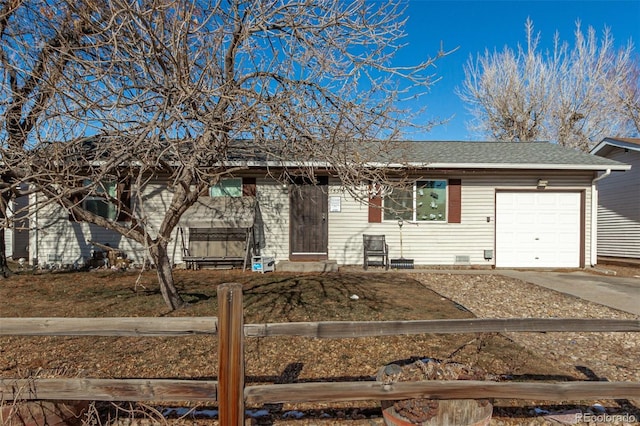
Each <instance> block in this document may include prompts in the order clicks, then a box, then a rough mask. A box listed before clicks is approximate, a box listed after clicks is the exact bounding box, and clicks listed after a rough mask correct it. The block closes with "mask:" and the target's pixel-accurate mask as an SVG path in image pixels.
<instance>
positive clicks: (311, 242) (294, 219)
mask: <svg viewBox="0 0 640 426" xmlns="http://www.w3.org/2000/svg"><path fill="white" fill-rule="evenodd" d="M328 183H329V179H328V178H327V177H326V176H322V177H318V178H317V182H316V183H315V184H313V183H311V182H309V180H308V179H302V178H300V179H296V180H295V181H294V182H293V184H292V185H291V186H290V189H289V191H290V193H289V211H290V217H289V249H290V259H291V260H325V259H327V247H328V243H329V226H328V222H329V221H328V216H327V213H328V210H329V199H328V195H327V189H328Z"/></svg>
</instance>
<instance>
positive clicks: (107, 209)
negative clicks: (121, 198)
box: [82, 179, 118, 220]
mask: <svg viewBox="0 0 640 426" xmlns="http://www.w3.org/2000/svg"><path fill="white" fill-rule="evenodd" d="M84 185H85V186H91V181H90V180H88V179H87V180H85V181H84ZM108 198H111V199H118V183H117V182H116V181H108V180H105V181H101V182H100V183H99V184H98V185H97V186H96V188H95V190H94V191H93V194H92V195H90V196H88V197H86V198H85V199H84V201H83V202H82V208H83V209H85V210H87V211H88V212H91V213H93V214H95V215H97V216H101V217H104V218H105V219H109V220H117V218H118V205H117V204H116V203H115V202H113V201H109V200H108Z"/></svg>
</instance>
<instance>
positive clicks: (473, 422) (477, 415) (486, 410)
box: [377, 359, 493, 426]
mask: <svg viewBox="0 0 640 426" xmlns="http://www.w3.org/2000/svg"><path fill="white" fill-rule="evenodd" d="M481 374H482V373H481V372H479V371H475V370H474V369H472V368H470V367H467V366H464V365H462V364H457V363H441V362H439V361H436V360H432V359H428V360H427V362H426V363H425V362H424V361H416V362H415V363H413V364H408V365H404V366H399V365H397V364H389V365H387V366H385V367H382V368H381V369H380V370H379V371H378V375H377V380H378V381H380V382H389V381H391V382H395V381H415V380H438V379H441V380H460V379H467V380H468V379H475V380H482V379H483V378H482V377H480V375H481ZM381 406H382V415H383V417H384V421H385V424H386V425H387V426H415V425H421V426H488V425H489V422H490V421H491V415H492V414H493V406H492V405H491V403H490V402H489V401H488V400H485V399H483V400H475V399H451V400H444V399H443V400H437V399H423V398H419V399H407V400H400V401H381Z"/></svg>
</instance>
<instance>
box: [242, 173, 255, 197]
mask: <svg viewBox="0 0 640 426" xmlns="http://www.w3.org/2000/svg"><path fill="white" fill-rule="evenodd" d="M242 195H243V196H244V197H255V196H256V178H254V177H245V178H242Z"/></svg>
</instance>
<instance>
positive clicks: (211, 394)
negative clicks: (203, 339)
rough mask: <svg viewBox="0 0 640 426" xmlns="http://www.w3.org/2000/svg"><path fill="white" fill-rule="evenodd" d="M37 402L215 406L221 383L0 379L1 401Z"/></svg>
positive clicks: (209, 381) (201, 381)
mask: <svg viewBox="0 0 640 426" xmlns="http://www.w3.org/2000/svg"><path fill="white" fill-rule="evenodd" d="M3 398H4V399H3ZM35 399H55V400H58V399H59V400H89V401H207V402H215V401H217V399H218V382H217V381H213V380H171V379H168V380H165V379H19V380H14V379H0V400H3V401H11V400H25V401H26V400H35Z"/></svg>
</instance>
